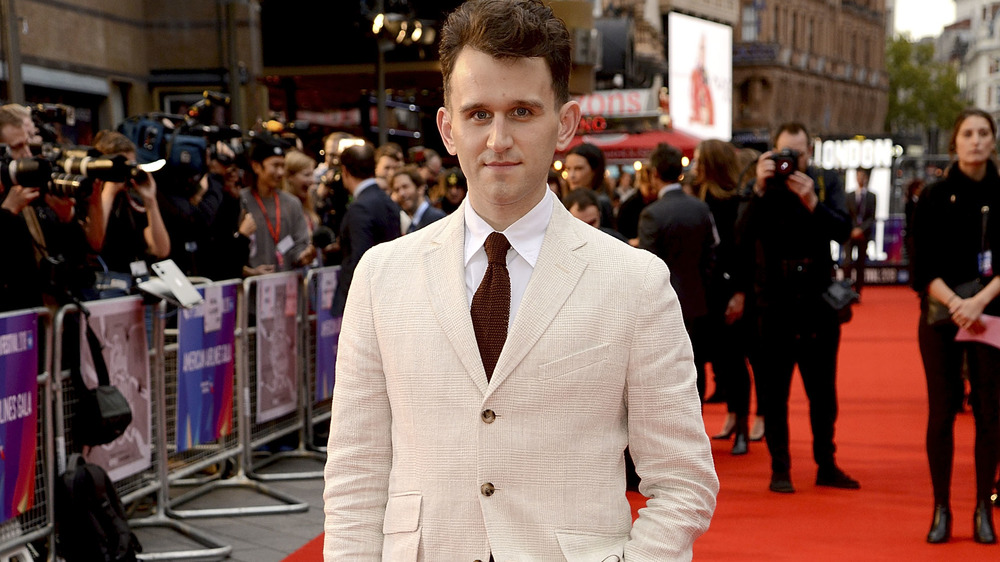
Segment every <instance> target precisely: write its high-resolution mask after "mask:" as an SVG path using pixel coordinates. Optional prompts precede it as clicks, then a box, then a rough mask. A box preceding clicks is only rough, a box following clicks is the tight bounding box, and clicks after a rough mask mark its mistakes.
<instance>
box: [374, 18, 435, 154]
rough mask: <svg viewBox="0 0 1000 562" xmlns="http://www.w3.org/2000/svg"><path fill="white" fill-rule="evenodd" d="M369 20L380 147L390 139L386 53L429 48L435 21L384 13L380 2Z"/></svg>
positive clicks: (433, 34)
mask: <svg viewBox="0 0 1000 562" xmlns="http://www.w3.org/2000/svg"><path fill="white" fill-rule="evenodd" d="M367 17H369V18H370V19H371V21H372V34H373V35H374V36H375V41H376V43H377V45H378V58H377V59H376V60H375V74H376V82H377V85H376V88H377V91H376V100H377V104H378V143H379V146H381V145H383V144H385V143H386V142H388V140H389V135H388V129H386V121H387V114H386V103H385V102H386V97H385V54H386V53H387V52H389V51H391V50H392V49H395V48H396V46H397V45H406V46H409V45H413V44H418V45H431V44H433V43H434V40H435V39H437V31H436V30H435V29H434V22H433V21H428V20H419V19H416V18H415V17H414V16H413V15H412V14H402V13H398V12H384V11H383V2H382V1H381V0H380V1H379V2H378V3H377V5H376V9H375V12H374V13H370V14H367Z"/></svg>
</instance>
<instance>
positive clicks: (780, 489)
mask: <svg viewBox="0 0 1000 562" xmlns="http://www.w3.org/2000/svg"><path fill="white" fill-rule="evenodd" d="M769 488H770V490H771V491H772V492H777V493H779V494H794V493H795V486H792V476H791V474H789V473H787V472H774V473H772V474H771V485H770V486H769Z"/></svg>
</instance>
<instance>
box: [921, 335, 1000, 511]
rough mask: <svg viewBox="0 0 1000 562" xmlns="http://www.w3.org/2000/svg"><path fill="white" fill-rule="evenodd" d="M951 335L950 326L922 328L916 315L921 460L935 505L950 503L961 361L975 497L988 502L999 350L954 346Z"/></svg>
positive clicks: (996, 443)
mask: <svg viewBox="0 0 1000 562" xmlns="http://www.w3.org/2000/svg"><path fill="white" fill-rule="evenodd" d="M957 331H958V327H957V326H954V325H947V326H944V327H939V328H935V327H932V326H928V325H927V323H926V321H925V318H924V315H921V316H920V326H919V328H918V329H917V334H918V341H919V343H920V357H921V358H922V359H923V362H924V374H925V376H926V378H927V404H928V416H927V460H928V462H929V463H930V470H931V485H932V486H933V489H934V503H935V504H937V505H948V504H949V501H950V499H951V473H952V464H953V460H954V456H955V415H956V414H958V412H960V411H961V409H962V399H963V398H964V396H963V395H964V392H965V384H964V383H963V381H962V364H963V360H964V362H965V364H966V365H967V366H968V376H969V385H970V388H971V392H970V394H969V401H970V402H971V404H972V414H973V417H974V418H975V422H976V440H975V453H974V454H975V464H976V499H977V500H987V499H989V497H990V494H991V493H992V492H993V486H994V485H995V483H996V470H997V459H998V453H997V450H998V447H1000V349H997V348H995V347H993V346H990V345H986V344H980V343H963V342H956V341H955V333H956V332H957Z"/></svg>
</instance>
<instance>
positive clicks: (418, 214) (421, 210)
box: [413, 197, 431, 224]
mask: <svg viewBox="0 0 1000 562" xmlns="http://www.w3.org/2000/svg"><path fill="white" fill-rule="evenodd" d="M430 206H431V203H430V201H428V200H427V198H426V197H425V198H424V200H423V201H421V202H420V205H419V206H417V211H416V212H415V213H413V222H415V223H417V224H420V219H422V218H423V217H424V211H426V210H427V207H430Z"/></svg>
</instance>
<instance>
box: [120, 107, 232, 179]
mask: <svg viewBox="0 0 1000 562" xmlns="http://www.w3.org/2000/svg"><path fill="white" fill-rule="evenodd" d="M229 103H230V98H229V96H227V95H225V94H221V93H219V92H210V91H207V90H206V91H204V92H202V99H201V100H199V101H197V102H196V103H194V104H192V105H191V107H190V108H188V110H187V113H186V114H184V115H176V114H169V113H147V114H144V115H138V116H135V117H129V118H128V119H126V120H125V122H124V123H122V124H121V125H120V126H119V127H118V130H119V131H120V132H121V133H122V134H124V135H125V136H126V137H128V138H129V140H131V141H132V142H133V143H135V145H136V156H137V157H138V159H139V161H140V162H153V161H156V160H159V159H161V158H162V159H164V160H166V165H167V168H168V169H171V170H173V171H174V172H176V173H177V174H178V175H179V176H180V177H187V178H191V177H195V176H199V177H200V176H201V175H202V174H204V173H205V171H206V170H207V167H208V163H207V162H206V160H205V156H206V154H208V156H209V157H211V158H218V159H220V160H228V159H231V158H230V157H228V155H225V154H221V153H220V154H215V146H214V145H215V143H216V142H218V141H223V142H227V143H230V145H231V146H232V148H233V149H234V152H236V153H237V154H239V153H240V152H241V151H242V142H240V143H233V142H232V141H233V140H234V139H241V138H242V137H243V132H242V131H241V130H240V129H239V127H237V126H236V125H231V126H229V127H220V126H218V125H213V124H211V123H212V119H213V115H212V114H213V112H214V110H215V108H217V107H226V106H228V105H229ZM224 163H227V162H224Z"/></svg>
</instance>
